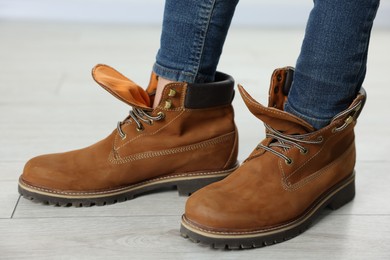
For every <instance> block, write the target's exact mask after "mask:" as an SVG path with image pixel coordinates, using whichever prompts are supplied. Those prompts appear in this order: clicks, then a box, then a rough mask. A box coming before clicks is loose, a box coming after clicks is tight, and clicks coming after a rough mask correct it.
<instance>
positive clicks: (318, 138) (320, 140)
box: [317, 135, 324, 143]
mask: <svg viewBox="0 0 390 260" xmlns="http://www.w3.org/2000/svg"><path fill="white" fill-rule="evenodd" d="M317 141H318V142H320V143H322V142H323V141H324V138H323V137H322V135H320V136H319V137H317Z"/></svg>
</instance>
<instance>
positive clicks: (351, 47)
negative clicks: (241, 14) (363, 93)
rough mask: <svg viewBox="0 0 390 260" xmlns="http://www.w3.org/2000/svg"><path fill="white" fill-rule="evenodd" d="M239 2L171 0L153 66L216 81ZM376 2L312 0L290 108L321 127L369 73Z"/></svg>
mask: <svg viewBox="0 0 390 260" xmlns="http://www.w3.org/2000/svg"><path fill="white" fill-rule="evenodd" d="M237 2H238V0H231V1H229V0H167V1H166V4H165V12H164V21H163V31H162V35H161V46H160V50H159V51H158V54H157V57H156V63H155V65H154V68H153V70H154V72H155V73H156V74H157V75H160V76H162V77H164V78H167V79H170V80H174V81H186V82H190V83H193V82H196V83H201V82H209V81H212V80H213V78H214V74H215V71H216V68H217V65H218V61H219V57H220V55H221V53H222V48H223V44H224V41H225V38H226V35H227V32H228V29H229V26H230V22H231V19H232V17H233V14H234V10H235V7H236V5H237ZM378 6H379V0H314V7H313V9H312V11H311V13H310V16H309V20H308V23H307V27H306V33H305V38H304V41H303V44H302V49H301V53H300V55H299V57H298V60H297V63H296V70H295V75H294V81H293V84H292V87H291V90H290V93H289V96H288V100H287V102H286V104H285V110H286V111H287V112H289V113H292V114H294V115H296V116H298V117H301V118H303V119H304V120H306V121H307V122H308V123H310V124H311V125H313V126H314V127H315V128H317V129H319V128H322V127H323V126H325V125H327V124H328V123H329V122H330V120H331V119H332V118H333V117H334V116H335V115H336V114H337V113H339V112H341V111H343V110H344V109H346V108H347V107H348V106H349V104H350V103H351V102H352V100H353V98H354V97H355V96H356V94H357V92H358V91H359V89H360V88H361V86H362V83H363V80H364V77H365V74H366V64H367V53H368V44H369V40H370V33H371V28H372V25H373V21H374V18H375V15H376V11H377V9H378ZM286 46H287V44H286Z"/></svg>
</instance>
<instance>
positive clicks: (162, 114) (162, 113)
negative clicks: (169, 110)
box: [157, 111, 165, 120]
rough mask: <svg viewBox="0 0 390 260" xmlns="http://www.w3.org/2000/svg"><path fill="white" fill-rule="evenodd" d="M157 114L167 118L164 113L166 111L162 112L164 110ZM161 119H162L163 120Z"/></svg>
mask: <svg viewBox="0 0 390 260" xmlns="http://www.w3.org/2000/svg"><path fill="white" fill-rule="evenodd" d="M157 116H160V117H161V119H164V118H165V114H164V112H162V111H160V112H158V113H157ZM161 119H160V120H161Z"/></svg>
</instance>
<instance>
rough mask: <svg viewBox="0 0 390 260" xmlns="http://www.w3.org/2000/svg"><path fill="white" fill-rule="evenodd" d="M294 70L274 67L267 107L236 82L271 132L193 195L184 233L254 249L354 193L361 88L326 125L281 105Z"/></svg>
mask: <svg viewBox="0 0 390 260" xmlns="http://www.w3.org/2000/svg"><path fill="white" fill-rule="evenodd" d="M292 77H293V69H292V68H291V67H286V68H282V69H277V70H275V71H274V73H273V76H272V79H271V87H270V90H269V104H268V107H265V106H263V105H261V104H260V103H258V102H256V101H255V100H254V99H253V98H252V97H251V96H250V95H249V94H248V93H247V92H246V91H245V90H244V88H243V87H242V86H239V90H240V93H241V96H242V97H243V99H244V101H245V103H246V105H247V107H248V108H249V110H250V111H251V112H252V113H253V114H254V115H255V116H256V117H257V118H259V119H260V120H261V121H263V122H264V124H265V132H266V137H265V139H264V140H263V141H261V142H260V143H259V144H258V145H257V147H256V148H255V149H254V150H253V152H252V153H251V154H250V155H249V157H248V158H247V159H246V160H245V161H244V162H243V164H242V165H241V166H240V167H239V168H238V169H237V170H236V171H235V172H233V173H232V174H230V175H229V176H228V177H227V178H225V179H223V180H222V181H219V182H216V183H213V184H211V185H209V186H207V187H205V188H203V189H200V190H199V191H197V192H195V193H194V194H192V195H191V196H190V197H189V199H188V201H187V203H186V209H185V214H184V215H183V216H182V223H181V233H182V235H183V236H184V237H188V238H190V239H191V240H192V241H195V242H201V243H204V244H209V245H211V246H212V247H215V248H230V249H239V248H253V247H262V246H265V245H272V244H275V243H279V242H283V241H285V240H287V239H290V238H292V237H294V236H297V235H299V234H300V233H301V232H303V231H304V230H306V229H307V228H308V227H309V226H310V224H311V223H313V221H314V220H315V219H316V218H317V217H318V216H319V214H320V212H321V210H322V209H323V208H325V207H329V208H331V209H337V208H339V207H341V206H343V205H344V204H346V203H348V202H349V201H351V200H352V199H353V198H354V195H355V172H354V166H355V160H356V159H355V156H356V152H355V141H354V139H355V138H354V127H355V124H356V119H357V117H358V116H359V114H360V111H361V109H362V108H363V105H364V102H365V99H366V94H365V92H364V90H363V89H361V91H360V92H359V93H358V94H357V96H356V98H355V99H354V100H353V102H352V103H351V104H350V106H349V107H348V108H347V109H346V110H345V111H343V112H341V113H339V114H338V115H336V116H335V117H334V118H333V119H332V120H331V122H330V123H329V124H328V125H327V126H325V127H324V128H322V129H318V130H315V129H314V128H313V127H312V126H311V125H309V124H308V123H306V122H305V121H303V120H302V119H300V118H298V117H296V116H294V115H292V114H289V113H287V112H285V111H284V110H283V108H284V104H285V101H286V100H287V96H288V92H289V89H290V85H291V82H292Z"/></svg>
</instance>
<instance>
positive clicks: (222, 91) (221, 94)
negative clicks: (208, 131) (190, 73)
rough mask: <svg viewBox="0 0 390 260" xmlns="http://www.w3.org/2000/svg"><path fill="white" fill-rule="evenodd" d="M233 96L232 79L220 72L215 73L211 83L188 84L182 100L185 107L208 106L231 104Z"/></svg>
mask: <svg viewBox="0 0 390 260" xmlns="http://www.w3.org/2000/svg"><path fill="white" fill-rule="evenodd" d="M233 98H234V79H233V78H232V77H231V76H229V75H227V74H224V73H222V72H217V73H216V74H215V81H214V82H212V83H200V84H198V83H196V84H188V86H187V93H186V98H185V102H184V106H185V107H186V108H208V107H217V106H222V105H229V104H231V102H232V100H233Z"/></svg>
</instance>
